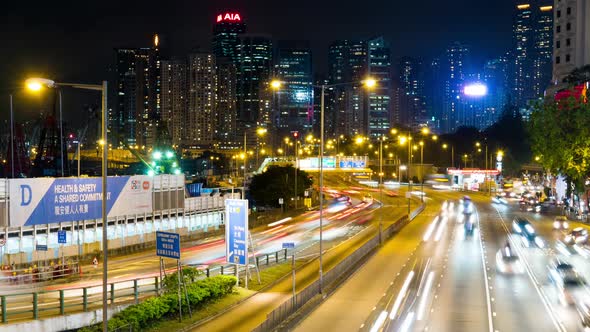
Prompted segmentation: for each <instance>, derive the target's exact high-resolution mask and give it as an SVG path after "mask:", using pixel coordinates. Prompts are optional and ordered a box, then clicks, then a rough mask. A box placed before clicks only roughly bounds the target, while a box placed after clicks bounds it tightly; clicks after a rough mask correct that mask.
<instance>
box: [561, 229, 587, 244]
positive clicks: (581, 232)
mask: <svg viewBox="0 0 590 332" xmlns="http://www.w3.org/2000/svg"><path fill="white" fill-rule="evenodd" d="M564 242H565V243H566V244H570V245H571V244H585V243H586V242H588V230H587V229H585V228H582V227H576V228H574V229H572V231H571V232H569V234H567V235H566V236H565V238H564Z"/></svg>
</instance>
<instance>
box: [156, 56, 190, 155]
mask: <svg viewBox="0 0 590 332" xmlns="http://www.w3.org/2000/svg"><path fill="white" fill-rule="evenodd" d="M187 80H188V65H187V62H186V60H185V59H184V58H175V59H171V60H167V61H162V121H163V122H165V124H166V127H167V129H168V133H169V135H170V138H171V140H172V144H174V145H181V144H182V143H183V141H184V137H185V136H184V135H185V133H184V130H185V126H186V123H185V118H184V117H185V114H186V109H187V105H188V104H187V103H188V89H187V88H188V81H187Z"/></svg>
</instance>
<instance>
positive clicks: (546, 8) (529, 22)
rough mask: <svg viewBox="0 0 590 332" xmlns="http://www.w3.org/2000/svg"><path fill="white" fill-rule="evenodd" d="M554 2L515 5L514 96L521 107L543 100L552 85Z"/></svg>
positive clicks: (541, 1) (544, 1) (549, 0)
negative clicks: (546, 90)
mask: <svg viewBox="0 0 590 332" xmlns="http://www.w3.org/2000/svg"><path fill="white" fill-rule="evenodd" d="M552 13H553V7H552V6H551V0H531V1H529V2H522V3H519V4H517V5H516V8H515V14H514V25H513V50H512V53H513V55H514V72H513V73H512V78H511V80H512V95H513V99H514V103H515V104H516V106H518V107H524V106H526V105H527V104H528V103H529V102H530V101H531V100H535V99H538V98H540V97H542V95H543V93H544V91H545V89H546V88H547V86H548V85H549V84H550V73H551V61H550V59H551V51H552V49H551V45H552V40H553V35H552V29H551V27H552V22H553V14H552Z"/></svg>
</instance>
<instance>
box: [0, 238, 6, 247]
mask: <svg viewBox="0 0 590 332" xmlns="http://www.w3.org/2000/svg"><path fill="white" fill-rule="evenodd" d="M5 244H6V240H4V239H0V247H4V245H5Z"/></svg>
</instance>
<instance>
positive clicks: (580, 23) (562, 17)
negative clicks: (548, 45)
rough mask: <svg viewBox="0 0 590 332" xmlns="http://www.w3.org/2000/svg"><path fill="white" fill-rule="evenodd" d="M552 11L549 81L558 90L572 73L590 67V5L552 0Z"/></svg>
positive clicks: (582, 1)
mask: <svg viewBox="0 0 590 332" xmlns="http://www.w3.org/2000/svg"><path fill="white" fill-rule="evenodd" d="M554 12H555V16H554V17H555V23H554V31H555V35H554V45H553V46H554V57H553V79H552V80H553V84H555V85H557V88H559V86H560V85H562V83H563V79H564V78H565V77H566V76H568V75H569V74H570V73H571V72H572V70H574V69H576V68H580V67H583V66H586V65H590V2H588V1H587V0H555V10H554ZM564 87H565V86H564Z"/></svg>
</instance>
